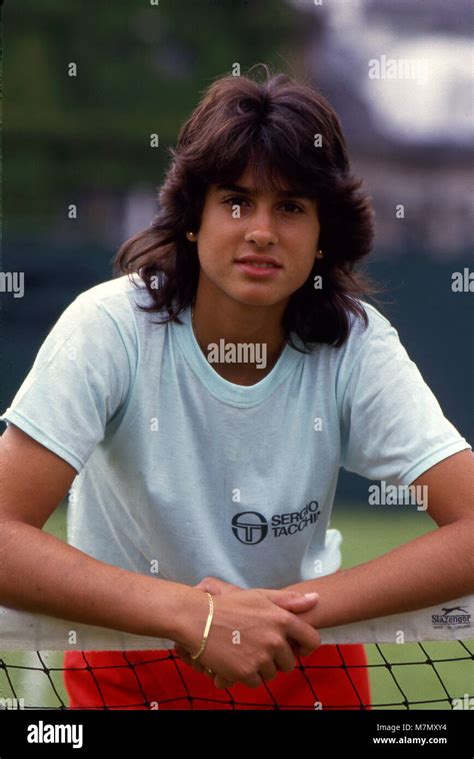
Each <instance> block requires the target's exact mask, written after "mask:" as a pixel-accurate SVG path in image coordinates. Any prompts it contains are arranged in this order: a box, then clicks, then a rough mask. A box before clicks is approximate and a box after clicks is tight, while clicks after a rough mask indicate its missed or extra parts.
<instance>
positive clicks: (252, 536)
mask: <svg viewBox="0 0 474 759" xmlns="http://www.w3.org/2000/svg"><path fill="white" fill-rule="evenodd" d="M320 514H321V511H320V508H319V504H318V502H317V501H310V502H309V503H307V504H306V506H304V507H303V508H302V509H301V510H300V511H287V512H284V513H283V514H274V515H273V516H272V518H271V520H270V523H269V522H268V519H266V517H264V516H263V514H260V513H259V512H258V511H240V512H239V513H238V514H235V515H234V516H233V518H232V532H233V533H234V535H235V537H236V538H237V540H238V541H240V543H245V545H252V546H256V545H257V544H258V543H261V542H262V540H264V539H265V538H266V537H267V535H270V536H271V537H274V538H281V537H283V536H285V535H286V536H288V535H295V534H296V533H298V532H301V530H304V529H305V528H306V527H308V526H309V525H310V524H315V523H316V522H317V521H318V519H319V517H320Z"/></svg>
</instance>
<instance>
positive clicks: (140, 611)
mask: <svg viewBox="0 0 474 759" xmlns="http://www.w3.org/2000/svg"><path fill="white" fill-rule="evenodd" d="M0 604H1V605H4V606H8V607H11V608H15V609H21V610H24V611H30V612H36V613H41V614H47V615H50V616H53V617H58V618H62V619H66V620H71V622H80V623H83V624H89V625H96V626H99V627H107V628H110V629H114V630H121V631H124V632H128V633H133V634H135V635H144V636H150V637H158V638H166V639H170V640H181V639H182V635H183V633H182V627H183V624H184V623H186V625H187V628H189V629H190V630H191V631H192V632H194V631H195V641H193V644H194V645H196V646H197V648H198V647H199V643H200V636H201V633H202V629H203V628H204V625H205V621H206V617H207V613H208V602H207V597H206V596H205V595H204V594H203V593H202V591H199V590H195V589H194V588H190V587H189V586H187V585H182V584H180V583H176V582H171V581H168V580H161V579H158V578H154V577H151V576H150V577H147V576H145V575H142V574H138V573H136V572H130V571H128V570H126V569H121V568H120V567H116V566H113V565H111V564H107V563H104V562H102V561H98V560H97V559H94V558H92V557H91V556H88V555H87V554H85V553H83V552H82V551H80V550H78V549H77V548H74V547H73V546H71V545H68V544H67V543H64V542H63V541H61V540H59V539H58V538H56V537H54V536H52V535H49V534H47V533H46V532H43V531H42V530H40V529H38V528H37V527H33V526H32V525H30V524H25V523H22V522H6V521H0ZM187 628H186V629H187ZM185 639H186V636H185ZM0 646H1V640H0ZM65 647H67V641H66V642H65Z"/></svg>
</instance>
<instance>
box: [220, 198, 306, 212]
mask: <svg viewBox="0 0 474 759" xmlns="http://www.w3.org/2000/svg"><path fill="white" fill-rule="evenodd" d="M223 202H224V203H225V204H226V205H231V206H232V207H233V206H240V205H241V204H242V203H247V200H246V199H245V198H240V197H233V198H226V199H225V200H224V201H223ZM281 207H282V208H285V209H288V208H290V209H292V210H291V211H288V210H287V211H286V213H290V214H291V215H293V216H296V215H297V214H299V213H304V210H303V209H302V208H301V206H298V205H297V204H296V203H284V204H283V205H282V206H281Z"/></svg>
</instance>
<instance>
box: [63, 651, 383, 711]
mask: <svg viewBox="0 0 474 759" xmlns="http://www.w3.org/2000/svg"><path fill="white" fill-rule="evenodd" d="M64 668H65V671H64V681H65V686H66V690H67V693H68V696H69V708H72V709H104V708H109V709H184V710H189V709H275V708H281V709H285V708H286V709H324V710H327V709H370V686H369V676H368V668H367V655H366V652H365V649H364V646H363V645H362V644H341V645H323V646H320V647H319V648H318V649H317V650H316V651H314V652H313V653H312V654H310V655H309V656H302V657H297V665H296V666H295V668H294V670H293V671H292V672H279V673H278V675H277V676H276V677H275V678H274V679H273V680H269V681H268V682H264V683H263V684H262V685H261V686H259V687H258V688H248V687H247V686H246V685H243V684H241V683H237V684H236V685H234V686H233V687H232V688H229V689H227V690H222V689H220V688H216V687H215V685H214V681H213V679H212V678H210V677H209V676H207V675H204V674H202V673H199V672H195V671H194V670H193V669H192V668H191V667H189V666H188V665H187V664H185V663H184V662H183V661H182V659H180V658H179V657H178V655H177V654H176V652H175V651H174V650H173V649H171V650H166V649H164V650H163V649H161V650H158V651H67V652H66V653H65V656H64Z"/></svg>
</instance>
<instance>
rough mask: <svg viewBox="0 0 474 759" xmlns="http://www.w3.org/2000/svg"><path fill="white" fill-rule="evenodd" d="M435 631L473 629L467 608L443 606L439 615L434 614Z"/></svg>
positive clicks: (432, 618) (432, 619) (432, 617)
mask: <svg viewBox="0 0 474 759" xmlns="http://www.w3.org/2000/svg"><path fill="white" fill-rule="evenodd" d="M431 621H432V623H433V627H434V628H435V629H442V628H445V629H448V630H454V629H456V630H458V629H462V628H465V627H471V614H470V612H469V610H468V609H466V607H465V606H442V607H441V612H440V613H439V614H432V616H431Z"/></svg>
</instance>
